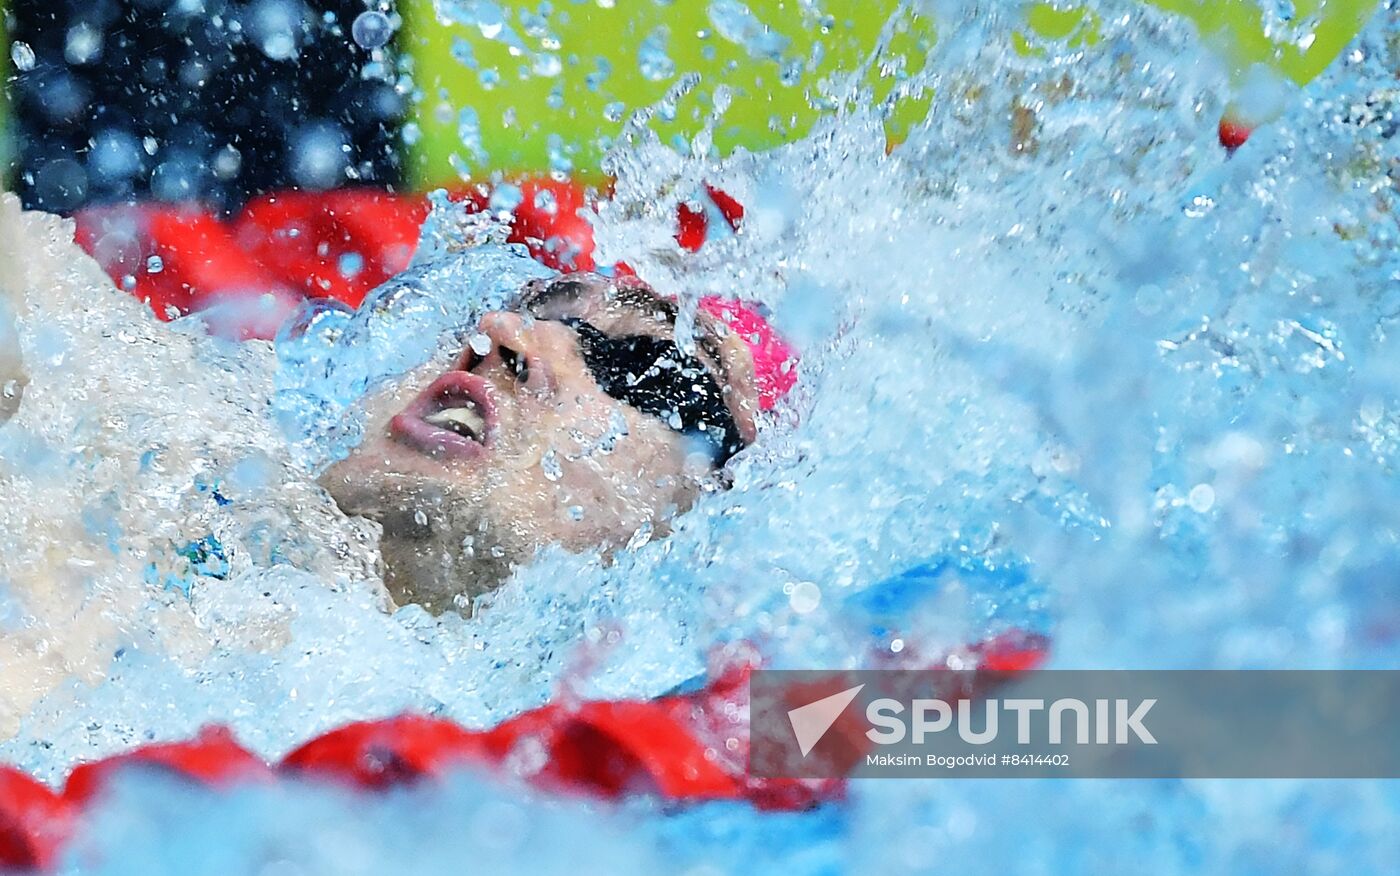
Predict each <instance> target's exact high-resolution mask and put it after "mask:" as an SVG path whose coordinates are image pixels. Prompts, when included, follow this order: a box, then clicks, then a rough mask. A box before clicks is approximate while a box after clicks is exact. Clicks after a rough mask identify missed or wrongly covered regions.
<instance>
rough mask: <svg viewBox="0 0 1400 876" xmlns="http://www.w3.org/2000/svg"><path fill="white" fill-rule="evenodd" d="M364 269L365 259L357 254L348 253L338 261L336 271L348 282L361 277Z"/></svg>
mask: <svg viewBox="0 0 1400 876" xmlns="http://www.w3.org/2000/svg"><path fill="white" fill-rule="evenodd" d="M364 269H365V257H364V256H362V255H360V254H359V253H357V252H347V253H345V254H343V255H342V256H341V257H340V258H339V259H338V260H337V261H336V270H338V271H339V272H340V276H342V277H344V278H345V279H347V280H349V279H352V278H354V277H357V276H359V274H360V271H363V270H364Z"/></svg>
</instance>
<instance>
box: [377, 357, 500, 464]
mask: <svg viewBox="0 0 1400 876" xmlns="http://www.w3.org/2000/svg"><path fill="white" fill-rule="evenodd" d="M495 429H496V406H495V404H494V403H493V402H492V400H491V393H490V384H489V383H488V382H487V381H486V379H485V378H482V377H478V376H477V375H475V374H469V373H467V372H466V371H449V372H447V373H446V374H444V375H443V376H441V377H439V378H438V379H437V380H435V381H433V385H432V386H429V387H428V388H427V389H426V390H424V392H423V394H422V395H420V396H418V398H417V399H415V400H414V402H413V403H412V404H410V405H409V406H408V407H406V408H404V409H403V411H401V412H400V413H399V414H398V415H397V416H395V417H394V419H392V420H390V421H389V434H391V435H392V436H393V437H394V438H396V439H397V440H398V441H399V442H401V443H403V444H406V445H408V446H409V447H412V448H413V449H415V450H418V451H419V452H421V453H426V454H428V455H430V456H446V457H456V458H464V459H466V458H473V457H476V456H479V455H481V453H482V452H484V450H485V449H486V448H487V447H489V446H490V444H491V439H492V436H493V434H494V433H495Z"/></svg>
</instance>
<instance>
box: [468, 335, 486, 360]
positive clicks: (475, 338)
mask: <svg viewBox="0 0 1400 876" xmlns="http://www.w3.org/2000/svg"><path fill="white" fill-rule="evenodd" d="M467 344H468V346H470V347H471V348H472V352H473V353H475V354H477V355H478V356H485V355H486V354H487V353H489V352H491V339H490V338H489V337H487V336H486V335H484V334H482V333H481V332H477V333H476V334H474V335H472V336H471V340H469V341H467Z"/></svg>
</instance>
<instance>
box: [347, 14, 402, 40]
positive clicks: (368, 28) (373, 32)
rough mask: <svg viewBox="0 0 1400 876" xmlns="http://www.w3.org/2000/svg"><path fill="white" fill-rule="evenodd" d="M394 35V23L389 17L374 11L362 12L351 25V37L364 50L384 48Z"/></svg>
mask: <svg viewBox="0 0 1400 876" xmlns="http://www.w3.org/2000/svg"><path fill="white" fill-rule="evenodd" d="M393 35H394V23H393V22H391V21H390V20H389V16H387V15H385V14H384V13H382V12H379V11H377V10H374V9H370V10H367V11H365V12H361V13H360V14H359V15H358V16H356V17H355V22H354V24H352V25H350V36H351V37H352V38H353V39H354V40H355V43H356V45H358V46H360V48H363V49H378V48H383V47H384V46H385V45H387V44H388V43H389V39H390V38H391V37H392V36H393Z"/></svg>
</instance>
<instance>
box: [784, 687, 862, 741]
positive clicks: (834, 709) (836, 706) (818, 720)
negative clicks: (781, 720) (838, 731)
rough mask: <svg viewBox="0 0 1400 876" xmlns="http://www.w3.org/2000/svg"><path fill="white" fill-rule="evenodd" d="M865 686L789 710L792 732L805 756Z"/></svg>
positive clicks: (849, 689)
mask: <svg viewBox="0 0 1400 876" xmlns="http://www.w3.org/2000/svg"><path fill="white" fill-rule="evenodd" d="M863 687H865V685H863V684H858V685H856V686H855V687H851V688H847V689H846V690H843V691H841V692H840V693H834V694H832V695H831V696H829V697H822V698H821V699H819V700H816V701H815V702H810V703H808V704H807V705H805V706H798V707H797V708H795V709H789V710H788V721H790V722H792V733H793V735H794V736H796V737H797V747H798V748H799V749H801V750H802V756H803V757H806V756H807V755H808V754H809V753H810V752H811V751H812V749H813V748H815V747H816V745H817V743H818V742H821V741H822V737H823V736H825V735H826V731H828V730H830V729H831V725H832V724H835V723H836V719H837V718H839V717H841V713H842V712H844V711H846V707H847V706H849V705H850V704H851V700H853V699H855V698H856V694H858V693H860V690H861V688H863Z"/></svg>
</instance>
